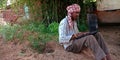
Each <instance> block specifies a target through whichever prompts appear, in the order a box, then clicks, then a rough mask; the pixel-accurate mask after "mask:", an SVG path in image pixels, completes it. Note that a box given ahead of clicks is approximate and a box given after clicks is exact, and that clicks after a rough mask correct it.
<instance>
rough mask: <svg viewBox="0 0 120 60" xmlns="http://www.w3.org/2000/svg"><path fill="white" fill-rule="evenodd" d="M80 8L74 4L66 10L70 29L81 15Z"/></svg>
mask: <svg viewBox="0 0 120 60" xmlns="http://www.w3.org/2000/svg"><path fill="white" fill-rule="evenodd" d="M80 9H81V8H80V6H79V5H78V4H72V5H70V6H68V7H67V8H66V10H67V17H68V23H69V26H70V27H73V21H74V20H77V17H78V16H79V13H80Z"/></svg>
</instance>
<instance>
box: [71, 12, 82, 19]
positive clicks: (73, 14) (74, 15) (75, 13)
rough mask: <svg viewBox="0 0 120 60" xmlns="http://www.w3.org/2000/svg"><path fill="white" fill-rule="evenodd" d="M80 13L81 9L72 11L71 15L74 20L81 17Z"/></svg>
mask: <svg viewBox="0 0 120 60" xmlns="http://www.w3.org/2000/svg"><path fill="white" fill-rule="evenodd" d="M79 14H80V12H79V11H77V12H73V13H71V15H72V20H77V18H78V17H79Z"/></svg>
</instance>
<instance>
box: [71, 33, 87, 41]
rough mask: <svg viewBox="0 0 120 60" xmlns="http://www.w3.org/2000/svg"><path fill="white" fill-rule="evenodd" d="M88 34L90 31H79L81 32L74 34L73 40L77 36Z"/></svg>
mask: <svg viewBox="0 0 120 60" xmlns="http://www.w3.org/2000/svg"><path fill="white" fill-rule="evenodd" d="M86 34H89V32H79V33H76V34H73V35H72V38H71V40H75V39H76V38H78V37H80V36H83V35H86Z"/></svg>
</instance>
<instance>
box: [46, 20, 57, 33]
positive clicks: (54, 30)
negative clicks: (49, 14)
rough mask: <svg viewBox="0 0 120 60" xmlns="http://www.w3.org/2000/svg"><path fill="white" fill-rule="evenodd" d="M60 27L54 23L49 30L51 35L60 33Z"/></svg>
mask: <svg viewBox="0 0 120 60" xmlns="http://www.w3.org/2000/svg"><path fill="white" fill-rule="evenodd" d="M58 26H59V24H58V23H56V22H53V23H51V24H50V25H49V26H48V30H49V31H50V33H58Z"/></svg>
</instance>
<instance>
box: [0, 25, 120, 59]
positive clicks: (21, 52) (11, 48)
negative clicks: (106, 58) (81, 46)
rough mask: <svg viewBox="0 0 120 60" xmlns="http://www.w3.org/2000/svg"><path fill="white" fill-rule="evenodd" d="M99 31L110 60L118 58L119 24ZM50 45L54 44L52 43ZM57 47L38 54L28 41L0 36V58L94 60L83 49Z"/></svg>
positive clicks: (119, 44) (119, 42) (119, 48)
mask: <svg viewBox="0 0 120 60" xmlns="http://www.w3.org/2000/svg"><path fill="white" fill-rule="evenodd" d="M100 32H101V33H102V34H103V36H104V38H105V42H106V43H107V46H108V48H109V50H110V54H111V57H112V60H120V26H107V27H100ZM50 45H52V46H56V44H54V43H51V44H50ZM58 47H59V46H56V47H53V48H54V49H55V51H53V52H51V53H42V54H39V53H38V52H36V51H34V50H33V49H31V47H30V43H29V42H28V41H23V42H20V41H18V40H17V39H16V40H12V41H8V42H6V41H5V40H4V39H3V38H2V37H0V60H94V59H93V56H92V54H91V53H86V52H85V51H83V52H82V53H80V54H74V53H71V52H66V51H64V50H63V49H62V48H58ZM56 48H57V49H56ZM87 51H89V50H87ZM85 54H86V55H85Z"/></svg>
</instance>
